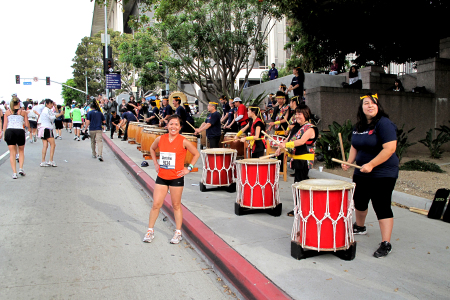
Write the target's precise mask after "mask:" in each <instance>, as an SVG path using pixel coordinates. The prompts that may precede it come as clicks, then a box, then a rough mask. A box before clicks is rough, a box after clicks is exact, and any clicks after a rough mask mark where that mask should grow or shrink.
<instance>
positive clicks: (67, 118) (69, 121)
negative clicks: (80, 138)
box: [64, 105, 72, 133]
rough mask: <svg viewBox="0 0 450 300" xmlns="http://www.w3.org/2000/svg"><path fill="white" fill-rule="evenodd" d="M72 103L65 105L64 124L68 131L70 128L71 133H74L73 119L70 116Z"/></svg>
mask: <svg viewBox="0 0 450 300" xmlns="http://www.w3.org/2000/svg"><path fill="white" fill-rule="evenodd" d="M70 111H71V108H70V105H66V106H65V107H64V125H65V126H66V131H67V130H69V133H72V119H71V118H70Z"/></svg>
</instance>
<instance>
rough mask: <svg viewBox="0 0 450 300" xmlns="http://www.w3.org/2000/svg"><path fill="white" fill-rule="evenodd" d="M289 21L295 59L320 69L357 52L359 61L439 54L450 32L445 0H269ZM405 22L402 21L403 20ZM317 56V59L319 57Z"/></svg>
mask: <svg viewBox="0 0 450 300" xmlns="http://www.w3.org/2000/svg"><path fill="white" fill-rule="evenodd" d="M270 3H272V4H275V5H277V6H278V7H279V8H280V9H281V11H282V12H284V13H285V14H286V15H287V16H288V17H289V18H290V19H292V20H294V21H293V22H294V26H293V27H290V28H289V29H290V34H291V35H292V37H291V42H290V43H289V44H288V45H287V46H288V47H291V49H293V52H294V57H293V59H292V63H294V64H301V65H302V66H303V67H304V68H305V69H308V70H309V69H317V68H320V67H326V66H328V65H329V64H330V62H329V60H330V59H331V58H333V57H337V58H338V59H337V60H338V62H340V64H341V65H343V63H344V61H343V56H344V55H345V54H347V53H354V52H356V54H357V55H359V56H358V58H357V59H356V61H355V63H356V64H359V65H365V64H367V63H368V62H369V61H373V62H374V63H375V64H377V65H387V64H389V63H390V62H391V61H392V62H397V63H403V62H405V61H416V60H421V59H426V58H429V57H434V56H436V53H437V51H438V49H439V40H440V39H441V38H445V37H447V36H449V33H450V32H449V27H448V24H446V16H448V14H449V12H450V2H449V1H444V0H437V1H430V0H417V1H413V2H411V1H406V0H394V1H392V0H390V1H387V0H380V1H368V0H330V1H316V0H294V1H292V0H289V1H288V0H270ZM399 20H401V21H399ZM314 57H316V58H317V60H315V59H314Z"/></svg>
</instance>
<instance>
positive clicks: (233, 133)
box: [225, 132, 237, 136]
mask: <svg viewBox="0 0 450 300" xmlns="http://www.w3.org/2000/svg"><path fill="white" fill-rule="evenodd" d="M236 134H237V132H227V133H225V136H235V135H236Z"/></svg>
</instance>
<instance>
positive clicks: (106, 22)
mask: <svg viewBox="0 0 450 300" xmlns="http://www.w3.org/2000/svg"><path fill="white" fill-rule="evenodd" d="M107 10H108V2H107V0H105V58H111V57H109V51H108V18H107ZM111 54H112V53H111ZM105 84H106V74H105ZM86 85H87V83H86ZM106 98H109V90H108V89H106Z"/></svg>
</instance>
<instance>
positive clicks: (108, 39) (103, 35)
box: [100, 33, 111, 44]
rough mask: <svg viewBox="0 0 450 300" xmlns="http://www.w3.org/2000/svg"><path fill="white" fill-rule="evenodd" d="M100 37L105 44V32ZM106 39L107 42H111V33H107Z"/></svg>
mask: <svg viewBox="0 0 450 300" xmlns="http://www.w3.org/2000/svg"><path fill="white" fill-rule="evenodd" d="M100 39H101V41H102V44H104V43H105V34H104V33H102V34H100ZM106 40H107V44H111V42H110V35H109V34H107V35H106Z"/></svg>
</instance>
